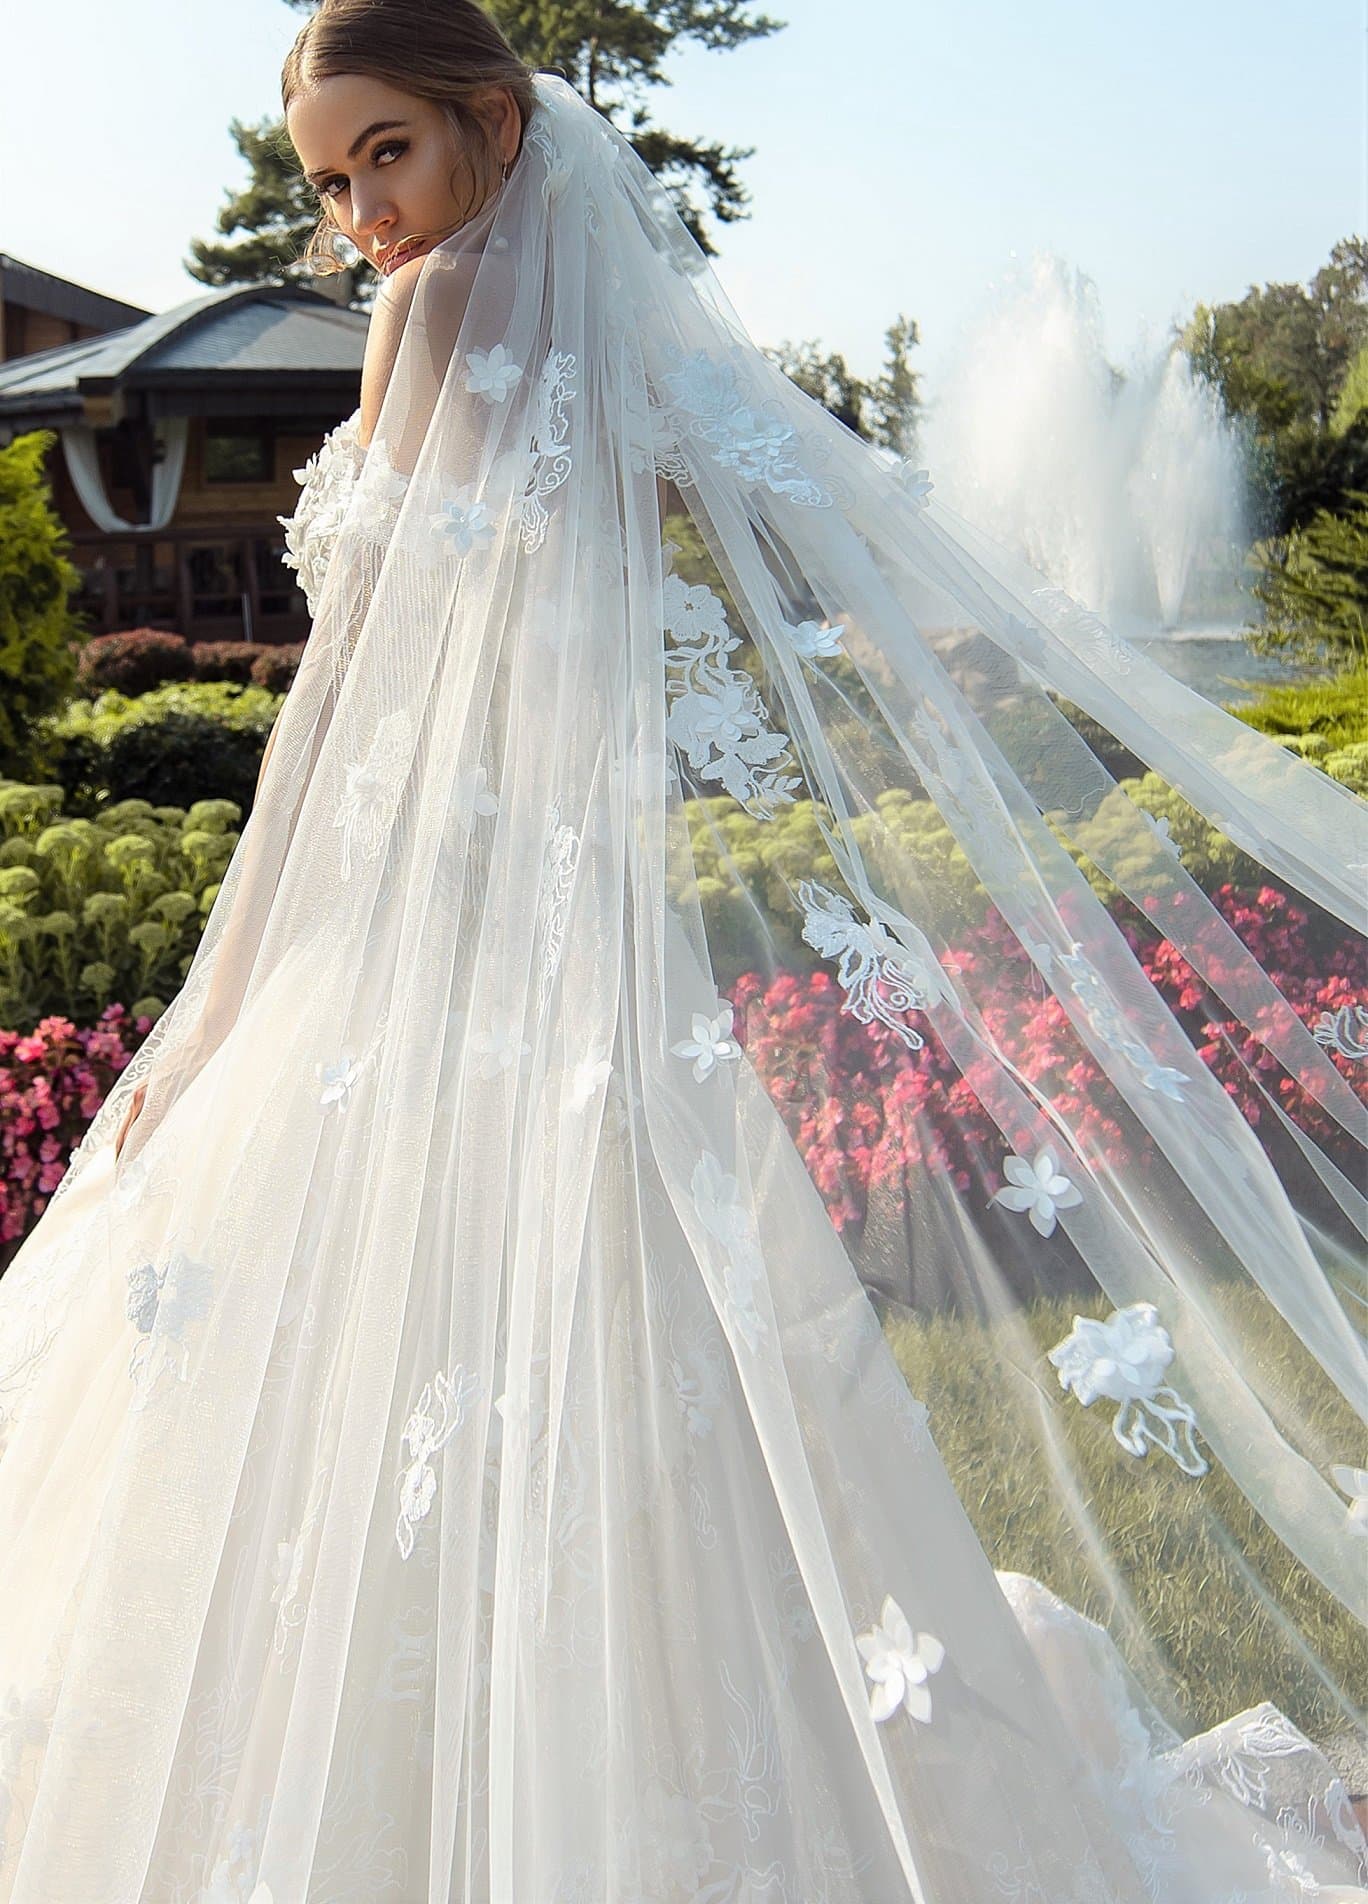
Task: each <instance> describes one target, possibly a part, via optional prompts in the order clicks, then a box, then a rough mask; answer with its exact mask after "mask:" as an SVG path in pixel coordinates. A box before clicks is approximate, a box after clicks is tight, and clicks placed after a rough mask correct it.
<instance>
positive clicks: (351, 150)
mask: <svg viewBox="0 0 1368 1904" xmlns="http://www.w3.org/2000/svg"><path fill="white" fill-rule="evenodd" d="M407 125H408V120H407V119H377V120H376V121H375V124H374V125H371V126H367V127H366V130H365V131H364V132H358V133H357V135H356V137H355V138H354V139H353V140H352V142H351V144H350V145H349V146H348V147H347V157H348V158H349V159H354V158H355V157H356V155H357V153H358V152H359V151H360V150H361V148H362V146H363V145H364V144H365V143H366V141H367V139H373V138H374V137H375V135H376V133H377V132H394V131H396V130H398V129H399V128H400V127H405V126H407ZM336 170H337V167H336V166H335V165H320V166H318V167H316V168H315V170H314V171H312V172H306V173H305V174H304V176H305V178H306V179H309V180H310V181H312V180H314V179H321V178H330V177H331V176H332V174H333V173H334V172H335V171H336Z"/></svg>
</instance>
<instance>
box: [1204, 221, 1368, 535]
mask: <svg viewBox="0 0 1368 1904" xmlns="http://www.w3.org/2000/svg"><path fill="white" fill-rule="evenodd" d="M1179 341H1180V344H1181V346H1182V348H1183V349H1184V351H1185V352H1186V354H1187V356H1188V359H1189V361H1190V362H1191V364H1192V367H1193V369H1194V371H1196V372H1197V374H1198V375H1200V376H1201V377H1203V378H1204V379H1205V380H1206V381H1207V382H1208V383H1210V384H1212V385H1214V386H1215V388H1216V389H1218V390H1219V391H1220V393H1221V398H1222V401H1223V403H1224V405H1225V409H1226V411H1227V414H1228V415H1230V416H1232V417H1239V418H1243V419H1245V420H1246V422H1247V424H1248V427H1249V438H1250V446H1251V450H1252V452H1253V454H1252V464H1253V470H1254V475H1255V481H1256V488H1257V492H1258V493H1257V494H1256V496H1255V498H1254V499H1253V500H1254V502H1255V509H1254V516H1255V521H1256V525H1257V528H1258V530H1259V531H1260V532H1261V533H1264V534H1268V535H1272V536H1282V535H1287V534H1289V533H1291V531H1292V530H1294V529H1296V528H1300V527H1303V526H1305V525H1306V524H1307V523H1308V522H1309V521H1310V520H1311V518H1312V517H1313V516H1314V515H1315V514H1316V512H1317V511H1318V510H1320V509H1323V508H1336V507H1339V506H1340V505H1342V503H1343V501H1344V499H1345V497H1346V495H1347V494H1348V491H1349V490H1350V489H1352V488H1355V487H1363V486H1364V485H1365V484H1366V483H1368V431H1365V432H1364V433H1363V434H1361V435H1360V434H1356V418H1357V417H1358V414H1359V410H1358V406H1357V405H1355V406H1354V407H1353V409H1352V410H1351V411H1350V412H1349V413H1348V414H1346V413H1345V409H1344V403H1343V399H1344V393H1345V389H1346V385H1347V384H1348V382H1349V379H1350V376H1351V373H1353V371H1354V366H1355V365H1356V364H1357V363H1358V361H1359V359H1360V357H1361V355H1362V353H1363V351H1364V348H1365V346H1368V241H1365V240H1364V239H1361V238H1345V239H1342V240H1341V241H1340V242H1339V243H1338V244H1336V245H1335V246H1334V247H1333V248H1332V250H1331V253H1330V260H1329V262H1328V263H1327V264H1325V265H1323V266H1322V267H1321V269H1320V270H1319V271H1317V273H1316V275H1315V276H1314V278H1312V280H1311V282H1310V284H1309V285H1301V284H1265V285H1251V286H1250V288H1249V290H1248V291H1247V292H1246V293H1245V295H1244V297H1243V298H1241V299H1240V300H1239V302H1238V303H1232V304H1217V305H1206V304H1199V305H1198V306H1197V309H1196V311H1195V312H1194V314H1193V316H1192V318H1191V319H1190V320H1189V322H1188V323H1187V325H1186V326H1184V327H1183V328H1182V329H1181V330H1180V332H1179Z"/></svg>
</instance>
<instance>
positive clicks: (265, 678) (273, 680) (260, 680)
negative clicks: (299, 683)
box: [252, 641, 304, 694]
mask: <svg viewBox="0 0 1368 1904" xmlns="http://www.w3.org/2000/svg"><path fill="white" fill-rule="evenodd" d="M303 658H304V643H303V642H302V641H282V642H277V643H275V644H273V645H270V646H264V647H263V648H262V650H261V653H260V654H259V655H258V656H257V658H256V660H255V661H254V662H253V663H252V679H253V681H254V682H255V683H256V685H257V686H258V687H259V688H269V689H270V690H271V692H272V693H273V694H284V693H285V692H286V690H287V689H288V688H289V687H290V685H291V683H292V682H293V680H294V678H295V675H296V674H297V673H298V671H299V664H300V662H301V661H302V660H303Z"/></svg>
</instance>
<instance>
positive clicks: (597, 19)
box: [287, 0, 787, 257]
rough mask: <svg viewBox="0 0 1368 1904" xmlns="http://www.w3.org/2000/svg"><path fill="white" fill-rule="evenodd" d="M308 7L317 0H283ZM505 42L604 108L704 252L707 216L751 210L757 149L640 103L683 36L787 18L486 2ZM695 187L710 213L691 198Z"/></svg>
mask: <svg viewBox="0 0 1368 1904" xmlns="http://www.w3.org/2000/svg"><path fill="white" fill-rule="evenodd" d="M287 4H288V5H290V6H293V7H297V8H298V9H299V10H300V11H306V12H313V11H314V6H315V0H287ZM484 4H485V8H486V11H487V12H488V13H489V14H490V15H491V16H492V17H493V18H494V19H495V20H497V22H498V24H499V26H500V27H501V28H502V30H503V32H504V34H505V35H506V36H507V39H508V42H509V44H510V45H511V46H512V47H513V49H514V51H515V52H516V53H517V54H518V56H519V58H520V59H523V60H525V61H526V62H527V64H528V65H529V66H531V67H533V68H536V69H538V70H540V71H547V72H557V73H560V74H562V75H563V76H564V77H565V78H566V79H568V80H569V82H570V84H571V85H572V86H574V87H575V89H576V91H578V92H580V93H582V94H583V95H584V97H585V98H586V99H587V100H588V101H589V104H590V105H591V106H593V107H595V108H596V109H597V110H598V111H599V112H601V113H602V114H603V115H604V117H605V118H606V119H608V120H609V121H610V122H611V123H612V124H613V125H614V126H616V127H617V129H618V131H619V132H621V133H622V135H623V137H624V138H626V139H628V140H630V142H631V144H632V146H633V148H634V149H635V151H636V152H637V153H638V154H639V155H640V157H641V158H642V159H643V160H644V161H645V163H646V164H647V165H648V166H649V167H650V168H651V170H652V171H653V172H654V173H655V175H656V177H657V178H658V179H659V180H660V182H661V185H662V186H663V187H664V189H665V190H666V191H667V192H668V193H669V195H670V197H671V199H672V200H673V202H674V206H675V209H676V211H677V212H678V213H679V216H680V217H681V218H682V219H683V221H684V223H685V224H686V225H687V226H688V228H689V230H690V231H691V232H692V234H693V236H694V238H695V239H696V241H697V243H698V245H699V247H700V249H701V250H702V251H703V252H704V253H705V255H706V256H708V257H716V255H717V252H716V248H715V247H714V245H713V244H712V242H711V240H710V238H709V236H708V233H707V229H706V226H705V223H704V219H705V216H706V215H707V214H708V213H710V214H711V216H712V217H713V218H714V219H716V221H717V222H718V223H719V224H724V225H725V224H733V223H735V222H736V221H737V220H738V219H742V218H745V217H747V216H749V214H748V212H747V210H746V207H747V206H748V204H749V203H750V194H749V192H748V191H747V190H746V187H745V186H744V185H743V183H742V182H741V178H740V176H739V174H738V172H737V169H736V168H737V166H738V164H739V163H740V161H741V160H743V159H748V158H750V157H751V156H752V155H753V153H754V151H755V147H754V146H726V145H720V144H718V143H716V142H715V141H708V140H703V139H697V138H689V137H685V136H683V135H681V134H679V133H675V132H669V131H667V130H666V129H665V127H663V126H659V125H656V124H655V123H654V122H653V120H652V119H651V116H650V112H649V109H648V107H647V105H646V104H645V99H646V95H647V93H648V91H649V89H650V88H651V87H655V86H668V85H670V83H671V82H670V80H669V78H668V77H667V76H666V74H665V72H664V70H663V67H664V62H665V59H666V57H667V55H668V54H670V53H671V52H672V51H673V50H674V49H675V48H676V47H677V46H679V45H681V44H682V43H684V42H686V41H690V40H692V41H694V42H695V43H696V44H698V45H700V46H704V47H707V48H708V49H709V51H711V52H731V51H732V50H733V49H734V48H736V47H738V46H744V45H745V44H746V43H747V41H749V40H759V39H764V38H766V37H767V36H768V35H769V34H771V33H777V32H779V31H780V29H781V28H782V27H784V26H785V25H787V22H786V21H784V20H775V19H771V18H770V17H769V15H768V14H764V13H753V11H752V9H753V7H754V4H755V0H656V4H654V5H648V6H633V5H631V4H630V3H629V0H484ZM700 185H701V188H702V192H703V197H704V200H705V201H706V212H705V209H704V207H703V206H701V205H700V204H699V202H698V200H697V199H696V198H695V196H694V188H695V187H698V186H700Z"/></svg>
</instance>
